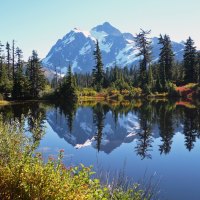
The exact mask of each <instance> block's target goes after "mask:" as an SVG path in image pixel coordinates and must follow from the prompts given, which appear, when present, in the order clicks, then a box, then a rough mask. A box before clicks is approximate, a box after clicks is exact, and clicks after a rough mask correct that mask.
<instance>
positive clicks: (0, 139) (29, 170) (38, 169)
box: [0, 119, 150, 200]
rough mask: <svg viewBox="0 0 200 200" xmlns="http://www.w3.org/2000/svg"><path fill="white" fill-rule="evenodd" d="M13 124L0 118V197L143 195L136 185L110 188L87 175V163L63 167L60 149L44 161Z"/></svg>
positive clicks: (74, 199)
mask: <svg viewBox="0 0 200 200" xmlns="http://www.w3.org/2000/svg"><path fill="white" fill-rule="evenodd" d="M17 124H18V123H17V122H15V123H13V125H12V126H10V125H8V124H5V123H3V122H2V119H1V120H0V198H1V199H4V200H10V199H15V200H26V199H56V200H58V199H66V200H79V199H83V200H84V199H85V200H90V199H91V200H94V199H95V200H109V199H112V200H117V199H124V200H129V199H130V200H131V199H133V200H142V199H145V198H143V197H144V195H145V192H144V191H142V190H139V188H138V186H137V185H134V186H133V187H132V188H130V189H128V190H123V188H122V187H120V186H119V187H115V188H111V189H110V188H108V186H103V185H101V184H100V181H99V180H98V179H92V178H91V176H92V175H93V174H94V172H92V171H91V167H85V166H84V165H80V166H77V167H71V166H69V167H66V166H65V165H64V164H63V162H62V158H63V156H64V151H63V150H60V153H59V155H58V158H57V159H54V158H51V157H50V158H49V159H48V161H47V162H44V161H43V159H42V155H41V153H38V152H35V151H34V149H35V147H36V146H35V145H34V143H32V142H31V141H32V140H31V138H28V137H27V136H25V134H24V133H23V129H22V128H21V127H18V126H17ZM147 199H148V198H147ZM149 199H150V198H149Z"/></svg>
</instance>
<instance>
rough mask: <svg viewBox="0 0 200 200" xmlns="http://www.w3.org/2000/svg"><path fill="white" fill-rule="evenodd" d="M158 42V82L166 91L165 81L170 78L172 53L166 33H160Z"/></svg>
mask: <svg viewBox="0 0 200 200" xmlns="http://www.w3.org/2000/svg"><path fill="white" fill-rule="evenodd" d="M159 44H160V45H161V48H160V54H159V72H160V83H161V86H162V91H163V92H164V91H167V82H168V81H171V80H172V67H173V60H174V58H173V57H174V53H173V50H172V45H171V40H170V37H169V36H168V35H164V36H162V35H160V38H159Z"/></svg>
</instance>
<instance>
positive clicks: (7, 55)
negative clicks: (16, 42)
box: [6, 42, 11, 77]
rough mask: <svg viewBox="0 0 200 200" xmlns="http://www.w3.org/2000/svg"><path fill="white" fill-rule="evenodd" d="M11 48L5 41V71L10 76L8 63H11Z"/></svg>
mask: <svg viewBox="0 0 200 200" xmlns="http://www.w3.org/2000/svg"><path fill="white" fill-rule="evenodd" d="M10 51H11V48H10V44H9V43H8V42H7V43H6V62H7V68H8V70H7V73H8V77H10V63H11V53H10Z"/></svg>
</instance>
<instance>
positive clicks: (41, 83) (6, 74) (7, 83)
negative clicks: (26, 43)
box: [0, 40, 47, 99]
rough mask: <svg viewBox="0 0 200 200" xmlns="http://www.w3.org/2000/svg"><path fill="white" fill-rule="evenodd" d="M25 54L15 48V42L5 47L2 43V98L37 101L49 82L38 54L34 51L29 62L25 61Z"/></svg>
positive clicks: (0, 84)
mask: <svg viewBox="0 0 200 200" xmlns="http://www.w3.org/2000/svg"><path fill="white" fill-rule="evenodd" d="M22 58H23V52H22V50H21V49H20V48H19V47H15V41H14V40H13V41H12V45H10V43H8V42H7V43H6V44H5V45H3V44H2V43H1V42H0V94H1V98H3V96H4V97H5V98H11V99H37V98H39V96H40V93H41V92H42V91H43V89H44V87H45V84H46V83H47V80H46V79H45V76H44V72H43V71H42V66H41V63H40V59H39V58H38V54H37V52H36V51H35V50H33V52H32V55H31V56H30V57H29V59H28V62H24V61H23V59H22Z"/></svg>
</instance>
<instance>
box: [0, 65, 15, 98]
mask: <svg viewBox="0 0 200 200" xmlns="http://www.w3.org/2000/svg"><path fill="white" fill-rule="evenodd" d="M12 86H13V83H12V81H11V80H10V79H9V77H8V68H7V67H6V66H5V65H3V67H2V71H1V75H0V93H2V94H5V95H6V96H8V94H9V93H10V92H11V91H12Z"/></svg>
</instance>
